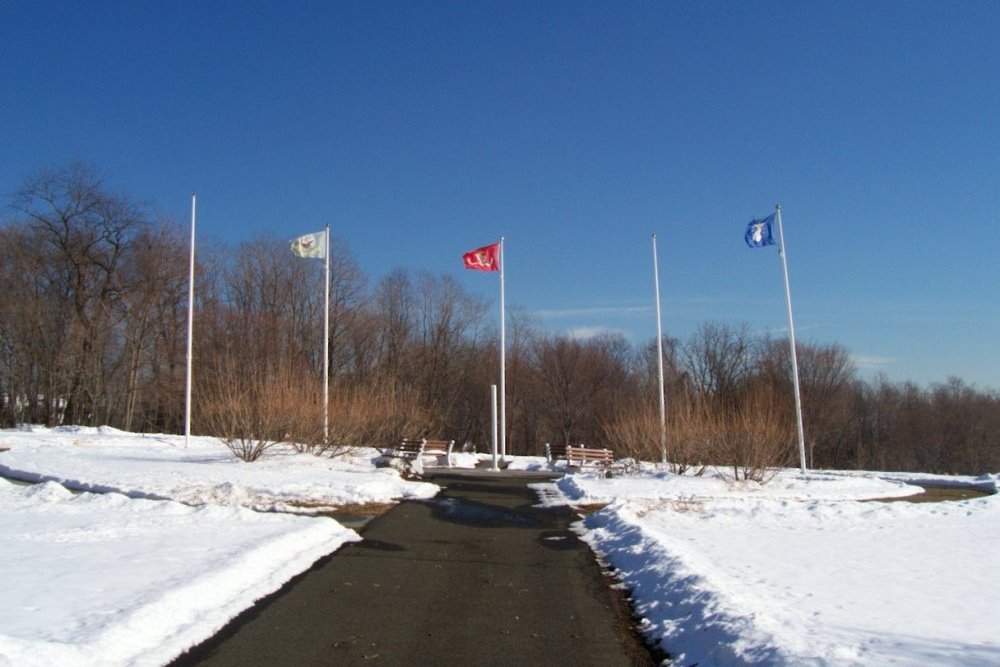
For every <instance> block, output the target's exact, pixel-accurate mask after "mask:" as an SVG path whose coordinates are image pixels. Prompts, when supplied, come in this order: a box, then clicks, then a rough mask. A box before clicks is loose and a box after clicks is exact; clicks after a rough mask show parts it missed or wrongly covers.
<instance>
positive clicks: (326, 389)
mask: <svg viewBox="0 0 1000 667" xmlns="http://www.w3.org/2000/svg"><path fill="white" fill-rule="evenodd" d="M325 238H326V248H324V249H323V257H324V258H325V260H324V264H325V267H324V268H325V271H324V275H325V276H326V280H325V283H324V287H325V288H324V290H323V294H324V297H323V446H324V447H325V446H327V445H329V444H330V224H329V223H327V225H326V234H325Z"/></svg>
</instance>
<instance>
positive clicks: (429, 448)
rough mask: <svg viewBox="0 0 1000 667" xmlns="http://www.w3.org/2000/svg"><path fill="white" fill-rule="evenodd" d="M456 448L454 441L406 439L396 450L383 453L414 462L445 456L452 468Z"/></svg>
mask: <svg viewBox="0 0 1000 667" xmlns="http://www.w3.org/2000/svg"><path fill="white" fill-rule="evenodd" d="M454 447H455V441H454V440H428V439H427V438H404V439H403V440H402V442H400V443H399V444H398V445H396V446H395V447H394V448H392V449H390V450H388V451H386V452H383V453H384V454H385V455H386V456H392V457H395V458H400V459H406V460H408V461H412V460H414V459H420V460H421V462H422V461H423V457H425V456H443V457H445V459H444V460H445V462H446V463H447V465H448V467H449V468H450V467H451V450H452V449H453V448H454Z"/></svg>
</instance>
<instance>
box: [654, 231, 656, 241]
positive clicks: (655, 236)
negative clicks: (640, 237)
mask: <svg viewBox="0 0 1000 667" xmlns="http://www.w3.org/2000/svg"><path fill="white" fill-rule="evenodd" d="M653 239H654V240H655V239H656V232H653Z"/></svg>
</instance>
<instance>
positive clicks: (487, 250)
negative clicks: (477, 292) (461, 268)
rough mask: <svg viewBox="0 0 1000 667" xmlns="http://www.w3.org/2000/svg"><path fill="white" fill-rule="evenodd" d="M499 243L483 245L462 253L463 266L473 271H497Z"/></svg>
mask: <svg viewBox="0 0 1000 667" xmlns="http://www.w3.org/2000/svg"><path fill="white" fill-rule="evenodd" d="M499 248H500V244H499V243H494V244H493V245H487V246H483V247H482V248H476V249H475V250H472V251H470V252H467V253H465V254H464V255H462V261H463V262H464V263H465V268H467V269H472V270H473V271H499V270H500V250H499Z"/></svg>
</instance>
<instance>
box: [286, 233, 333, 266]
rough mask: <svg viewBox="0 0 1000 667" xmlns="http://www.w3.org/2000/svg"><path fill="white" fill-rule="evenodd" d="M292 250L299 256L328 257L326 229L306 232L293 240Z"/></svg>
mask: <svg viewBox="0 0 1000 667" xmlns="http://www.w3.org/2000/svg"><path fill="white" fill-rule="evenodd" d="M292 252H293V253H294V254H296V255H298V256H299V257H310V258H315V259H324V258H325V257H326V231H322V232H313V233H312V234H304V235H302V236H300V237H299V238H297V239H294V240H292Z"/></svg>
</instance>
